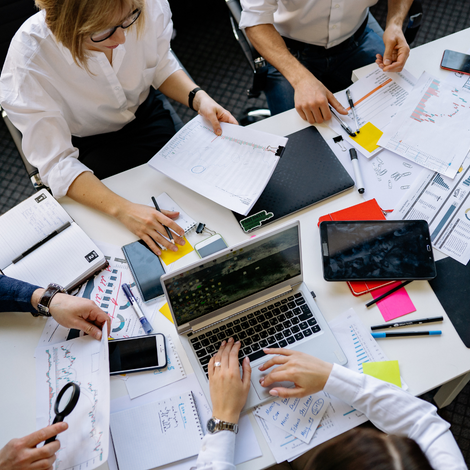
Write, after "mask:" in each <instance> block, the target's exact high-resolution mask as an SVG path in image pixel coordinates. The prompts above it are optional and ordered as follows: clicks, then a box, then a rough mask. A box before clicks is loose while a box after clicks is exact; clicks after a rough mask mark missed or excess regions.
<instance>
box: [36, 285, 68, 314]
mask: <svg viewBox="0 0 470 470" xmlns="http://www.w3.org/2000/svg"><path fill="white" fill-rule="evenodd" d="M59 292H61V293H64V294H65V293H66V290H65V289H64V288H63V287H62V286H60V285H59V284H54V283H51V284H49V285H48V286H47V288H46V290H45V291H44V294H42V297H41V299H40V300H39V303H38V311H37V313H36V314H34V313H33V316H35V317H39V316H43V317H50V316H51V312H50V311H49V306H50V304H51V302H52V299H53V298H54V296H55V295H56V294H58V293H59Z"/></svg>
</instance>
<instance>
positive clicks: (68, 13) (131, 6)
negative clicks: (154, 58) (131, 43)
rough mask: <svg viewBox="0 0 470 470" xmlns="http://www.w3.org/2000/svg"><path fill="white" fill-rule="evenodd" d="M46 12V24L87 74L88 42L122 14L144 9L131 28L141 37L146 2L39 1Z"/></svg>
mask: <svg viewBox="0 0 470 470" xmlns="http://www.w3.org/2000/svg"><path fill="white" fill-rule="evenodd" d="M35 3H36V6H37V7H38V8H39V9H40V10H45V11H46V24H47V26H48V27H49V29H50V30H51V31H52V33H53V34H54V36H55V37H56V39H57V40H58V41H59V42H60V43H62V44H63V45H64V46H65V47H67V48H68V49H69V50H70V52H71V53H72V57H73V60H74V61H75V63H76V64H77V65H78V66H80V67H84V68H85V69H86V70H87V71H89V70H88V67H87V60H88V57H89V55H88V50H87V49H86V48H85V46H84V40H85V39H86V38H87V37H88V36H90V35H91V34H93V33H96V32H99V31H103V30H105V29H108V28H110V27H112V26H115V25H113V24H112V22H113V21H115V20H116V17H117V16H118V15H119V14H120V13H122V12H126V11H129V12H132V11H134V10H135V9H137V8H138V9H140V10H141V14H140V17H139V19H138V20H137V21H136V22H135V24H134V25H132V26H131V28H134V27H135V28H136V29H137V34H138V35H139V34H140V33H141V32H142V30H143V27H144V22H145V0H35Z"/></svg>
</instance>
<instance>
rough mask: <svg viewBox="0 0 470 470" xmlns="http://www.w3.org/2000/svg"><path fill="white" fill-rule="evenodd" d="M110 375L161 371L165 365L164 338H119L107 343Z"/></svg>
mask: <svg viewBox="0 0 470 470" xmlns="http://www.w3.org/2000/svg"><path fill="white" fill-rule="evenodd" d="M108 348H109V373H110V375H116V374H128V373H130V372H141V371H144V370H153V369H163V368H164V367H166V365H167V358H166V345H165V336H163V335H162V334H161V333H157V334H155V335H146V336H136V337H134V338H120V339H113V340H110V341H108Z"/></svg>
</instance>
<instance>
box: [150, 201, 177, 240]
mask: <svg viewBox="0 0 470 470" xmlns="http://www.w3.org/2000/svg"><path fill="white" fill-rule="evenodd" d="M152 202H153V205H154V206H155V209H157V211H158V212H161V210H160V208H159V207H158V204H157V200H156V199H155V198H154V197H153V196H152ZM162 225H163V224H162ZM163 227H165V230H166V233H167V234H168V238H169V239H170V241H171V243H173V245H174V244H175V240H173V235H172V233H171V230H170V229H169V228H168V227H167V226H166V225H163Z"/></svg>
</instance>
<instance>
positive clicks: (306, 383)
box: [259, 349, 333, 397]
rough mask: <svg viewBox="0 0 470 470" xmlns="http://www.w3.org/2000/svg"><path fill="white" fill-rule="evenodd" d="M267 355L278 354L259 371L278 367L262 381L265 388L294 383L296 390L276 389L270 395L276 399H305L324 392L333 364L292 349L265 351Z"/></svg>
mask: <svg viewBox="0 0 470 470" xmlns="http://www.w3.org/2000/svg"><path fill="white" fill-rule="evenodd" d="M264 352H265V353H266V354H276V355H275V356H273V357H271V358H270V359H269V360H268V361H266V362H265V363H263V364H261V365H260V366H259V370H267V369H269V368H271V367H272V366H278V367H276V368H275V369H273V370H271V371H270V372H269V374H268V375H266V376H265V377H264V378H263V379H261V382H260V383H261V385H262V386H263V387H269V386H270V385H271V384H273V383H274V382H284V381H287V382H294V383H295V387H294V388H284V387H275V388H273V389H271V390H270V391H269V393H270V394H271V395H273V396H275V397H277V396H280V397H305V396H306V395H311V394H312V393H316V392H319V391H320V390H323V387H324V386H325V384H326V382H327V380H328V377H329V376H330V372H331V370H332V369H333V364H330V363H329V362H325V361H322V360H321V359H318V358H316V357H313V356H310V354H305V353H302V352H299V351H294V350H292V349H265V350H264Z"/></svg>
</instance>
